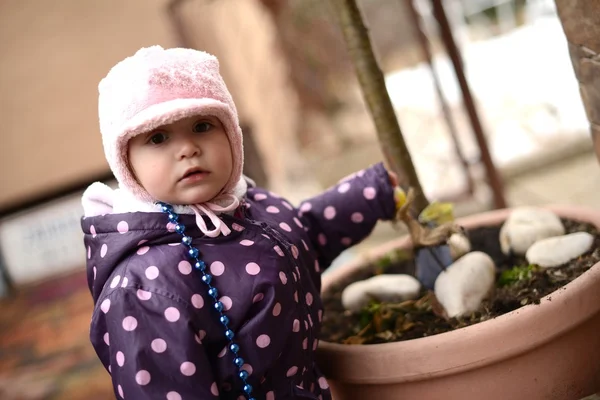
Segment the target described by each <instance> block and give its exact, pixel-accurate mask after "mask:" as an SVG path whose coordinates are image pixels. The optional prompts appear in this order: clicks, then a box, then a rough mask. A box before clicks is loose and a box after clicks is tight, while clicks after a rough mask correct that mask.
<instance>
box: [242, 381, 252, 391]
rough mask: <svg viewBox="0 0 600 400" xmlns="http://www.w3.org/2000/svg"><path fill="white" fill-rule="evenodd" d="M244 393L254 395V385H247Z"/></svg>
mask: <svg viewBox="0 0 600 400" xmlns="http://www.w3.org/2000/svg"><path fill="white" fill-rule="evenodd" d="M244 392H246V394H250V393H252V385H250V384H249V383H246V384H245V385H244Z"/></svg>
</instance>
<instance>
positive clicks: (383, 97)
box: [331, 0, 429, 213]
mask: <svg viewBox="0 0 600 400" xmlns="http://www.w3.org/2000/svg"><path fill="white" fill-rule="evenodd" d="M331 3H332V5H333V6H334V7H333V8H334V10H335V13H336V14H337V19H338V22H339V25H340V28H341V30H342V33H343V36H344V41H345V42H346V46H347V47H348V52H349V54H350V58H351V59H352V63H353V64H354V67H355V69H356V74H357V76H358V80H359V82H360V86H361V89H362V94H363V98H364V99H365V102H366V103H367V107H368V108H369V112H370V113H371V117H372V118H373V121H374V123H375V128H376V129H377V136H378V138H379V145H380V147H381V150H382V152H383V154H384V156H385V159H386V162H387V164H388V166H389V168H391V169H392V170H393V171H395V172H396V173H397V174H398V175H399V178H400V181H401V183H402V184H404V185H406V186H410V187H412V188H413V189H414V191H415V195H416V196H415V203H414V207H415V211H416V212H417V213H420V212H421V211H422V210H423V209H424V208H425V207H427V205H428V204H429V203H428V201H427V198H426V197H425V195H424V193H423V189H422V188H421V183H420V182H419V178H418V176H417V173H416V171H415V167H414V165H413V163H412V159H411V156H410V153H409V151H408V148H407V146H406V143H405V142H404V138H403V136H402V131H401V130H400V125H399V124H398V119H397V118H396V113H395V112H394V107H393V106H392V101H391V100H390V97H389V94H388V92H387V88H386V86H385V79H384V76H383V72H382V71H381V69H380V68H379V65H378V63H377V60H376V59H375V55H374V53H373V48H372V46H371V42H370V40H369V34H368V32H367V28H366V27H365V24H364V22H363V18H362V16H361V13H360V11H359V9H358V6H357V4H356V0H331Z"/></svg>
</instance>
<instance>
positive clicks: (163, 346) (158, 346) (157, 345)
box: [150, 338, 167, 353]
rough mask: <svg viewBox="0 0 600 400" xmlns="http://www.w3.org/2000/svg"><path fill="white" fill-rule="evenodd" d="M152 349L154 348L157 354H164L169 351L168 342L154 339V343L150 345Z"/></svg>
mask: <svg viewBox="0 0 600 400" xmlns="http://www.w3.org/2000/svg"><path fill="white" fill-rule="evenodd" d="M150 347H152V350H154V352H156V353H164V352H165V351H166V350H167V342H165V341H164V340H163V339H160V338H158V339H154V340H153V341H152V343H150Z"/></svg>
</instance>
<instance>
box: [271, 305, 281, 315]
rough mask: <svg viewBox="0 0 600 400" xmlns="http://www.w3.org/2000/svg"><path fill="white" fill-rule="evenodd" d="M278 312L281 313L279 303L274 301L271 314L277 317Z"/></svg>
mask: <svg viewBox="0 0 600 400" xmlns="http://www.w3.org/2000/svg"><path fill="white" fill-rule="evenodd" d="M279 314H281V304H279V303H275V306H273V316H274V317H278V316H279Z"/></svg>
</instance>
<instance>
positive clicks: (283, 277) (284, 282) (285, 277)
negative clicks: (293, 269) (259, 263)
mask: <svg viewBox="0 0 600 400" xmlns="http://www.w3.org/2000/svg"><path fill="white" fill-rule="evenodd" d="M279 279H280V280H281V283H283V284H284V285H285V284H286V283H287V281H288V278H287V276H286V275H285V272H283V271H281V272H279Z"/></svg>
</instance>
